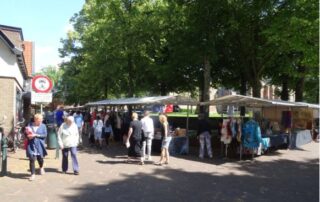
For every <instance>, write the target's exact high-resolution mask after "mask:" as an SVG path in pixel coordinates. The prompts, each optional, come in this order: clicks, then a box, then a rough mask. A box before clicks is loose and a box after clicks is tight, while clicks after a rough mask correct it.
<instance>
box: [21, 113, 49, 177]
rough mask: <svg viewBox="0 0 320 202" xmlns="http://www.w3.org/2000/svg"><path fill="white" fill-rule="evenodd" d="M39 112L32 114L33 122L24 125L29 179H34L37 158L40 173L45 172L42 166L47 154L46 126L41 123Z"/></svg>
mask: <svg viewBox="0 0 320 202" xmlns="http://www.w3.org/2000/svg"><path fill="white" fill-rule="evenodd" d="M42 120H43V117H42V115H41V114H35V115H34V122H32V123H31V124H29V125H28V126H27V127H26V131H27V132H26V134H27V138H28V143H27V147H26V153H27V157H28V158H29V165H30V172H31V176H30V178H29V180H30V181H33V180H34V179H35V160H36V159H37V161H38V163H39V167H40V174H41V175H43V174H44V173H45V171H44V168H43V158H44V157H45V156H46V155H47V151H46V148H45V138H46V137H47V127H46V125H45V124H43V123H42Z"/></svg>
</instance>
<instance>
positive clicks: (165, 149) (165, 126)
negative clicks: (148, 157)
mask: <svg viewBox="0 0 320 202" xmlns="http://www.w3.org/2000/svg"><path fill="white" fill-rule="evenodd" d="M159 121H160V123H161V135H162V144H161V157H160V160H159V162H158V163H156V165H162V164H169V145H170V142H171V139H172V137H171V134H170V130H169V123H168V119H167V117H166V116H165V115H163V114H161V115H159Z"/></svg>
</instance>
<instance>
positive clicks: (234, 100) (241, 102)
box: [201, 95, 320, 109]
mask: <svg viewBox="0 0 320 202" xmlns="http://www.w3.org/2000/svg"><path fill="white" fill-rule="evenodd" d="M201 104H202V105H232V106H245V107H251V108H261V107H271V106H276V105H278V106H287V107H308V108H313V109H319V108H320V106H319V105H316V104H308V103H302V102H288V101H283V100H267V99H262V98H255V97H249V96H244V95H226V96H223V97H220V98H217V99H214V100H210V101H208V102H203V103H201Z"/></svg>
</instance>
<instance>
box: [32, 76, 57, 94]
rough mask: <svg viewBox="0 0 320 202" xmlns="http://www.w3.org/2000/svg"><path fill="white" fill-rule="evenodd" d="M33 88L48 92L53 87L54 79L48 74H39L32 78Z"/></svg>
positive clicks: (39, 91) (38, 91)
mask: <svg viewBox="0 0 320 202" xmlns="http://www.w3.org/2000/svg"><path fill="white" fill-rule="evenodd" d="M39 83H40V86H39ZM41 83H42V85H41ZM32 89H33V90H34V91H36V92H37V93H48V92H49V91H51V89H52V81H51V80H50V79H49V78H48V77H47V76H43V75H37V76H35V77H33V78H32Z"/></svg>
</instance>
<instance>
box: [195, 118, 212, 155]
mask: <svg viewBox="0 0 320 202" xmlns="http://www.w3.org/2000/svg"><path fill="white" fill-rule="evenodd" d="M197 136H198V138H199V142H200V151H199V157H200V158H201V159H202V158H203V157H204V150H205V148H204V147H205V145H206V146H207V152H208V156H209V158H212V148H211V134H210V125H209V123H208V121H207V120H206V119H205V117H204V115H203V114H199V122H198V132H197Z"/></svg>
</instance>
